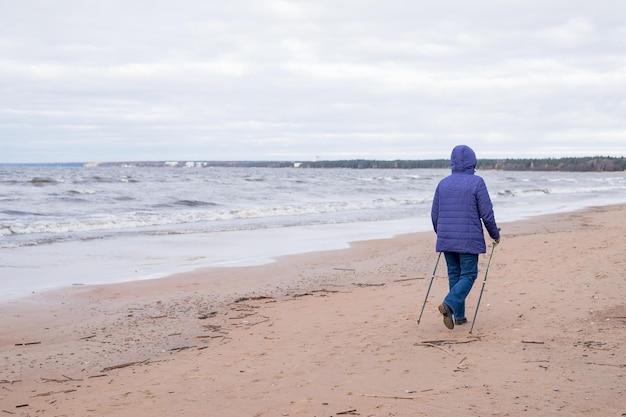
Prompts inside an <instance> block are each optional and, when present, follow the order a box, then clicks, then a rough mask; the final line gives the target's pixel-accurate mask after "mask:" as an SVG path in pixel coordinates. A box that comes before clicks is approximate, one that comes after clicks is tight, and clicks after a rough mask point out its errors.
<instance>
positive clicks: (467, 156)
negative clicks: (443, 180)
mask: <svg viewBox="0 0 626 417" xmlns="http://www.w3.org/2000/svg"><path fill="white" fill-rule="evenodd" d="M450 168H452V172H457V173H466V174H473V173H474V170H475V169H476V154H475V153H474V151H473V150H472V148H470V147H469V146H466V145H459V146H455V147H454V149H452V155H451V156H450Z"/></svg>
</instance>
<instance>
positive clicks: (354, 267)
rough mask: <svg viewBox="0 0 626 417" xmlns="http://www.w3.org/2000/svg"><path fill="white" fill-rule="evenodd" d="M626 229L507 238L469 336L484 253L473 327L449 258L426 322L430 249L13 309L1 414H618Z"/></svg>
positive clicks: (393, 249)
mask: <svg viewBox="0 0 626 417" xmlns="http://www.w3.org/2000/svg"><path fill="white" fill-rule="evenodd" d="M496 215H497V213H496ZM625 218H626V205H617V206H605V207H596V208H590V209H585V210H582V211H577V212H572V213H565V214H555V215H547V216H541V217H536V218H532V219H529V220H524V221H518V222H512V223H502V224H500V227H501V228H502V234H503V237H502V242H501V244H500V245H498V246H497V247H496V248H495V251H494V255H493V260H492V263H491V266H490V270H489V275H488V277H487V281H486V284H485V289H484V293H483V297H482V300H481V304H480V309H479V311H478V316H477V319H476V322H475V323H474V330H473V332H472V333H471V334H470V333H469V330H470V326H471V325H472V324H471V319H472V317H473V315H474V311H475V308H476V303H477V300H478V296H479V294H480V289H481V286H482V284H483V277H484V272H485V268H486V266H487V261H488V259H489V252H488V253H487V254H486V255H484V256H481V258H480V268H481V270H480V272H479V279H478V280H477V282H476V285H475V287H474V289H473V291H472V293H471V294H470V297H469V298H468V305H467V312H468V318H469V319H470V323H468V324H466V325H463V326H457V327H456V328H455V329H454V330H448V329H447V328H445V327H444V325H443V323H442V318H441V315H440V314H439V313H438V311H437V305H438V304H439V302H440V301H441V299H442V298H443V296H444V295H445V292H446V289H447V279H446V271H445V263H444V262H443V259H442V261H441V263H440V264H439V267H438V269H437V271H436V274H435V275H436V276H435V279H434V282H433V285H432V290H431V292H430V296H429V298H428V302H427V304H426V307H425V310H424V314H423V316H422V319H421V322H420V323H419V325H418V323H417V318H418V316H419V313H420V310H421V307H422V303H423V301H424V296H425V294H426V290H427V288H428V284H429V282H430V279H431V275H432V274H433V268H434V266H435V261H436V259H437V254H436V252H435V251H434V242H435V236H434V233H417V234H407V235H402V236H397V237H395V238H392V239H382V240H374V241H366V242H357V243H355V244H353V245H352V247H351V248H349V249H345V250H338V251H329V252H317V253H311V254H304V255H296V256H288V257H284V258H281V259H279V260H278V261H277V262H275V263H272V264H268V265H262V266H254V267H241V268H219V269H207V270H199V271H195V272H193V273H187V274H182V275H177V276H172V277H169V278H164V279H158V280H150V281H140V282H133V283H126V284H116V285H107V286H81V285H76V286H73V287H71V288H67V289H64V290H58V291H53V292H48V293H42V294H35V295H33V296H32V297H29V298H27V299H21V300H15V301H11V302H6V303H3V304H2V305H0V309H1V311H2V314H1V316H0V328H1V329H2V331H1V333H0V349H1V352H2V361H3V362H2V368H1V374H0V414H2V415H14V416H83V417H84V416H129V417H130V416H133V417H134V416H138V415H140V416H174V415H176V416H220V417H230V416H232V417H242V416H251V417H252V416H254V417H260V416H307V417H313V416H317V417H321V416H324V417H328V416H346V415H358V416H421V415H424V416H452V415H461V416H554V415H561V416H576V415H583V416H626V402H625V401H624V394H625V393H626V348H625V346H624V343H625V342H626V280H625V272H624V271H625V270H626V250H625V249H626V247H625V243H626V242H625V239H624V236H625V235H626V226H625V222H624V219H625ZM489 250H490V249H489ZM14 279H19V277H15V278H14Z"/></svg>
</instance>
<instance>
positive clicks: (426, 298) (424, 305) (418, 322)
mask: <svg viewBox="0 0 626 417" xmlns="http://www.w3.org/2000/svg"><path fill="white" fill-rule="evenodd" d="M440 258H441V252H439V255H438V256H437V262H435V269H434V270H433V276H432V277H430V284H428V290H427V291H426V297H424V304H423V305H422V311H420V316H419V318H418V319H417V325H418V326H419V324H420V320H421V319H422V314H424V307H426V300H428V294H429V293H430V287H431V286H432V285H433V280H434V279H435V272H437V265H439V259H440Z"/></svg>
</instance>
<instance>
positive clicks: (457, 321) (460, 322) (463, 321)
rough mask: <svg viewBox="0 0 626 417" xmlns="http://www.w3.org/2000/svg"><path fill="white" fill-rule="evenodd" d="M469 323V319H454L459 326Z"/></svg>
mask: <svg viewBox="0 0 626 417" xmlns="http://www.w3.org/2000/svg"><path fill="white" fill-rule="evenodd" d="M465 323H467V318H466V317H461V318H460V319H454V324H456V325H457V326H458V325H459V324H465Z"/></svg>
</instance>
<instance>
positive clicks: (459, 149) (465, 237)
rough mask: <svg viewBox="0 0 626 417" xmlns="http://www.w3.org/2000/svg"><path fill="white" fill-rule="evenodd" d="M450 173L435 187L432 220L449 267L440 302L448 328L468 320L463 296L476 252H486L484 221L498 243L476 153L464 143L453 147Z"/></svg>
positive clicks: (471, 280) (439, 249)
mask: <svg viewBox="0 0 626 417" xmlns="http://www.w3.org/2000/svg"><path fill="white" fill-rule="evenodd" d="M450 168H451V169H452V174H450V175H449V176H447V177H446V178H444V179H442V180H441V181H440V182H439V184H438V185H437V188H436V190H435V196H434V199H433V205H432V209H431V219H432V222H433V227H434V229H435V233H436V234H437V245H436V249H437V252H443V254H444V256H445V258H446V264H447V267H448V281H449V285H450V292H449V293H448V295H446V297H445V298H444V300H443V302H442V303H441V305H439V312H440V313H441V314H442V315H443V323H444V325H445V326H446V327H447V328H448V329H453V328H454V325H455V324H464V323H467V318H466V317H465V298H466V297H467V295H468V294H469V292H470V290H471V289H472V286H473V285H474V281H475V280H476V277H477V276H478V255H479V254H481V253H485V252H486V251H487V248H486V245H485V237H484V232H483V223H484V225H485V228H486V229H487V232H488V233H489V236H490V237H491V238H492V239H494V240H495V242H496V243H499V242H500V230H499V229H498V226H497V224H496V220H495V217H494V214H493V206H492V204H491V198H490V197H489V192H488V191H487V186H486V185H485V181H484V180H483V179H482V177H479V176H478V175H474V171H475V169H476V154H475V153H474V151H473V150H472V149H471V148H470V147H469V146H466V145H459V146H456V147H455V148H454V149H453V150H452V155H451V157H450Z"/></svg>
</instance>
